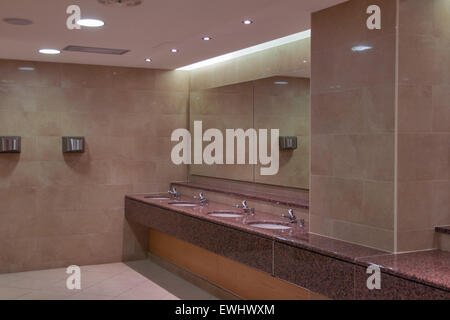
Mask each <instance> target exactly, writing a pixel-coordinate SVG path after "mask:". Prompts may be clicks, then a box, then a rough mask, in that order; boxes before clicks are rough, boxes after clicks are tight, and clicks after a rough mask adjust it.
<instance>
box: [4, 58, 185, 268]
mask: <svg viewBox="0 0 450 320" xmlns="http://www.w3.org/2000/svg"><path fill="white" fill-rule="evenodd" d="M22 66H26V67H33V68H34V69H35V70H34V71H20V70H19V69H18V68H19V67H22ZM188 95H189V79H188V75H187V74H186V73H184V72H169V71H162V70H146V69H133V68H116V67H103V66H87V65H74V64H55V63H36V62H24V61H11V60H0V135H18V136H22V153H21V154H0V272H15V271H22V270H30V269H43V268H51V267H61V266H67V265H70V264H95V263H106V262H114V261H121V260H122V258H123V257H126V258H132V257H137V256H140V255H141V254H142V253H143V251H142V248H141V246H142V245H145V242H146V239H142V238H140V237H139V234H141V233H139V226H136V225H133V224H131V223H128V222H127V221H126V220H124V195H125V194H126V193H132V192H133V193H143V192H158V191H164V190H167V188H168V186H169V182H170V181H174V180H185V179H186V177H187V168H186V166H175V165H173V164H172V163H171V161H170V151H171V142H170V134H171V132H172V130H174V129H176V128H186V127H187V117H188V115H187V110H188ZM70 135H76V136H85V137H86V144H87V150H86V152H85V153H83V154H66V155H63V153H62V150H61V136H70Z"/></svg>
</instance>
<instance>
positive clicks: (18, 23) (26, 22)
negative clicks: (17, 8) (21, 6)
mask: <svg viewBox="0 0 450 320" xmlns="http://www.w3.org/2000/svg"><path fill="white" fill-rule="evenodd" d="M3 21H4V22H6V23H9V24H13V25H16V26H29V25H30V24H33V21H31V20H28V19H22V18H5V19H3Z"/></svg>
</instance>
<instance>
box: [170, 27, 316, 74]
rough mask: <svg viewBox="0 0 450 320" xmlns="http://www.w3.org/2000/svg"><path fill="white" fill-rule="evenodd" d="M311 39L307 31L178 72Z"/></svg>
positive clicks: (182, 68)
mask: <svg viewBox="0 0 450 320" xmlns="http://www.w3.org/2000/svg"><path fill="white" fill-rule="evenodd" d="M310 37H311V30H305V31H302V32H299V33H294V34H291V35H289V36H286V37H283V38H279V39H275V40H272V41H268V42H264V43H261V44H257V45H256V46H253V47H249V48H245V49H241V50H238V51H234V52H230V53H226V54H223V55H221V56H218V57H214V58H210V59H207V60H203V61H200V62H196V63H193V64H191V65H188V66H184V67H181V68H178V69H177V70H188V71H189V70H195V69H198V68H203V67H206V66H210V65H213V64H216V63H220V62H224V61H228V60H231V59H235V58H238V57H242V56H245V55H248V54H252V53H256V52H260V51H263V50H267V49H270V48H275V47H278V46H282V45H284V44H287V43H291V42H294V41H298V40H302V39H307V38H310Z"/></svg>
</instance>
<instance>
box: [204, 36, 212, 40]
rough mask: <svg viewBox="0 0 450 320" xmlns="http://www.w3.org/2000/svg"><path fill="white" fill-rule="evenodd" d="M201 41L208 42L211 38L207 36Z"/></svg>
mask: <svg viewBox="0 0 450 320" xmlns="http://www.w3.org/2000/svg"><path fill="white" fill-rule="evenodd" d="M202 40H205V41H209V40H212V38H211V37H208V36H206V37H203V38H202Z"/></svg>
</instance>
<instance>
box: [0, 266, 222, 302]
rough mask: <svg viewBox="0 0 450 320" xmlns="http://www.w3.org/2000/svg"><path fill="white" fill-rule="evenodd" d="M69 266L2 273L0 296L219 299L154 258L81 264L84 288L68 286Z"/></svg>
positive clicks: (21, 297)
mask: <svg viewBox="0 0 450 320" xmlns="http://www.w3.org/2000/svg"><path fill="white" fill-rule="evenodd" d="M68 276H69V275H68V274H66V269H65V268H61V269H51V270H41V271H29V272H20V273H7V274H0V300H13V299H14V300H16V299H19V300H23V299H27V300H30V299H31V300H112V299H115V300H173V299H175V300H178V299H189V300H212V299H217V298H216V297H214V296H212V295H211V294H209V293H207V292H205V291H204V290H202V289H200V288H198V287H196V286H194V285H193V284H191V283H189V282H187V281H186V280H184V279H182V278H180V277H179V276H177V275H175V274H173V273H171V272H169V271H167V270H165V269H163V268H161V267H160V266H158V265H156V264H154V263H152V262H151V261H150V260H141V261H133V262H129V263H126V264H125V263H112V264H103V265H93V266H82V267H81V290H69V289H67V288H66V280H67V277H68Z"/></svg>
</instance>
